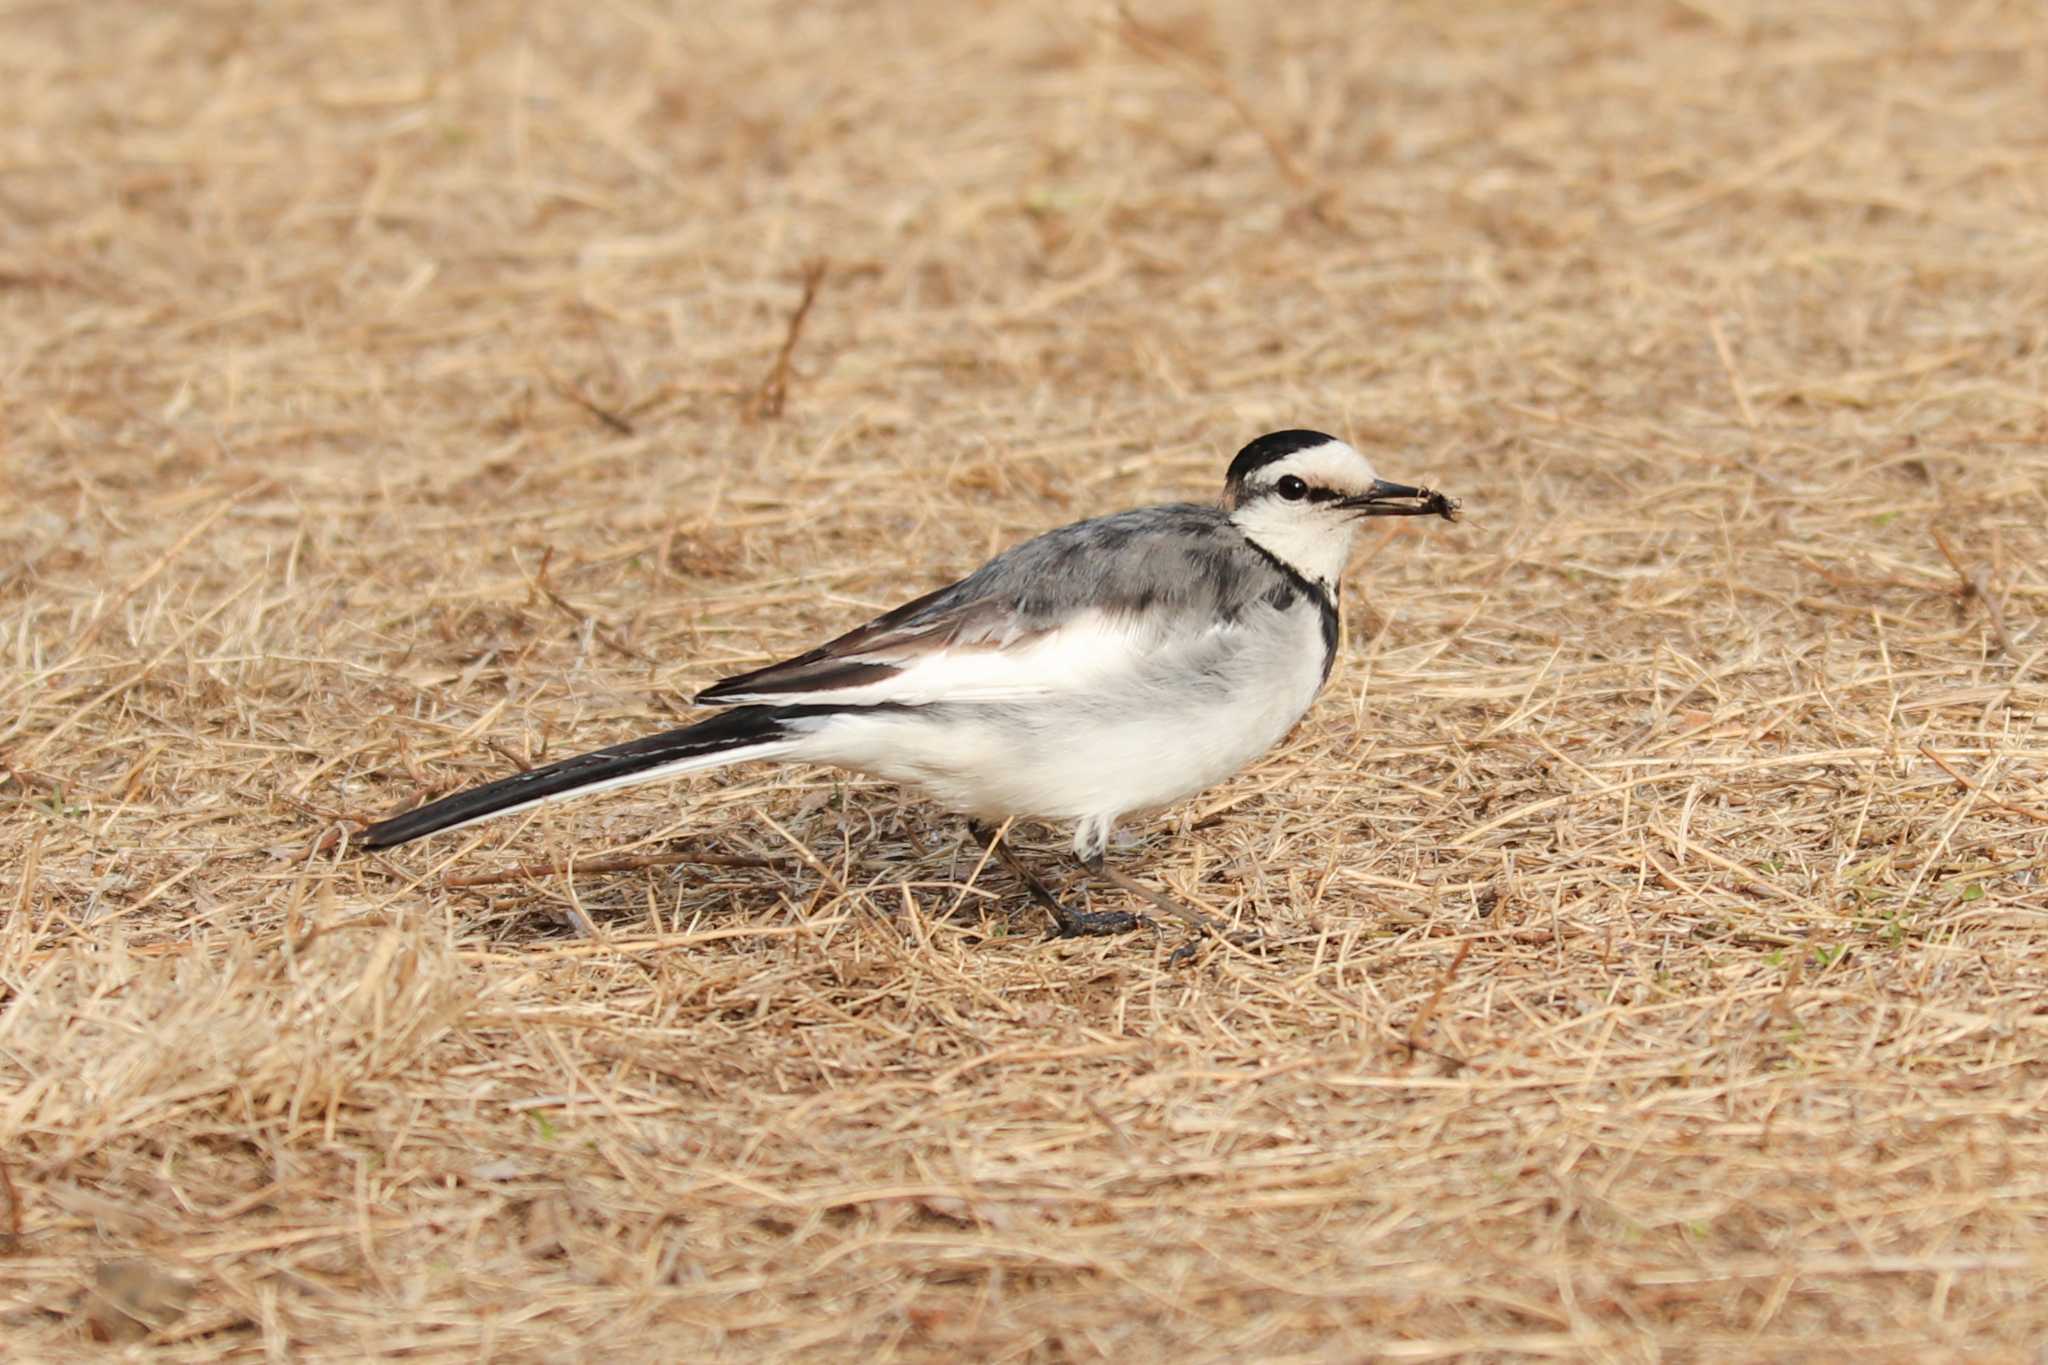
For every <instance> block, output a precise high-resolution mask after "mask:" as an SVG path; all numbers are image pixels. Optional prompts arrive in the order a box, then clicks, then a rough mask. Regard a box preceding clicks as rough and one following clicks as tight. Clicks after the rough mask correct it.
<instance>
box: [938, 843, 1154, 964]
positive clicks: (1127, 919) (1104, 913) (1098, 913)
mask: <svg viewBox="0 0 2048 1365" xmlns="http://www.w3.org/2000/svg"><path fill="white" fill-rule="evenodd" d="M967 831H968V833H970V834H972V835H973V836H974V837H975V838H976V839H977V840H979V841H980V842H981V844H982V846H983V847H984V848H986V849H988V850H989V851H990V852H991V853H993V854H995V855H996V858H997V859H998V860H999V861H1000V862H1001V863H1002V865H1003V866H1004V867H1006V868H1008V869H1009V871H1010V875H1011V876H1013V877H1015V878H1016V879H1017V880H1018V881H1020V882H1022V883H1024V889H1025V890H1026V891H1028V892H1030V893H1031V899H1032V900H1034V901H1037V902H1038V904H1039V905H1040V906H1042V907H1043V908H1044V910H1045V912H1046V913H1047V914H1048V915H1051V916H1052V922H1053V925H1054V927H1055V929H1056V931H1057V933H1058V936H1059V937H1061V938H1076V937H1080V936H1082V935H1087V934H1124V933H1129V932H1130V931H1131V930H1133V929H1140V928H1143V927H1144V926H1145V924H1146V923H1147V922H1148V921H1147V920H1146V919H1145V917H1144V916H1143V915H1134V914H1132V913H1130V912H1129V911H1128V910H1069V909H1067V907H1066V906H1064V905H1061V904H1060V900H1059V897H1057V896H1055V895H1053V893H1052V892H1051V891H1050V890H1048V889H1047V887H1046V885H1045V883H1044V882H1042V881H1040V880H1039V879H1038V875H1037V874H1036V873H1034V872H1033V871H1032V870H1031V869H1030V868H1028V867H1026V866H1024V860H1023V859H1022V858H1019V857H1018V856H1017V854H1016V851H1015V850H1014V849H1012V848H1011V847H1010V844H1009V841H1008V840H1006V839H1004V838H1003V837H1002V831H1001V830H996V829H991V828H989V827H988V826H987V825H984V824H982V823H981V822H980V821H979V820H970V821H968V822H967Z"/></svg>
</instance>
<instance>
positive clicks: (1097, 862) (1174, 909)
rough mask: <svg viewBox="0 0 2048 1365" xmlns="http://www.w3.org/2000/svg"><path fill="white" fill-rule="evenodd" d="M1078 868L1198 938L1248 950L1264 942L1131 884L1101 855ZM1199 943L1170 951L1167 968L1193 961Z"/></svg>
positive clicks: (1159, 893) (1259, 935) (1258, 934)
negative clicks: (1144, 902)
mask: <svg viewBox="0 0 2048 1365" xmlns="http://www.w3.org/2000/svg"><path fill="white" fill-rule="evenodd" d="M1081 866H1083V867H1085V868H1087V869H1088V870H1089V871H1090V872H1092V873H1094V874H1095V875H1097V876H1098V877H1104V878H1107V879H1108V880H1109V881H1111V882H1114V883H1115V884H1116V885H1117V886H1118V887H1120V888H1122V889H1123V890H1125V891H1128V892H1130V893H1131V894H1132V895H1134V896H1137V897H1139V898H1140V899H1142V900H1147V901H1150V902H1152V904H1153V905H1154V906H1156V907H1157V908H1158V909H1159V910H1160V911H1162V912H1163V913H1165V914H1169V915H1172V916H1173V917H1174V918H1175V919H1178V920H1180V921H1181V922H1182V923H1183V924H1185V925H1187V926H1188V927H1189V928H1190V929H1193V930H1194V931H1195V933H1196V934H1197V935H1206V934H1213V935H1215V936H1216V937H1217V938H1220V939H1222V940H1223V941H1224V942H1225V943H1228V944H1230V945H1231V946H1232V947H1235V948H1250V947H1253V946H1255V945H1256V944H1258V943H1260V942H1261V941H1263V940H1264V938H1265V935H1264V934H1262V933H1261V932H1259V931H1258V930H1257V929H1233V928H1231V927H1230V926H1229V925H1227V924H1225V923H1224V922H1223V921H1222V920H1220V919H1217V918H1216V917H1215V916H1214V915H1211V914H1207V913H1204V912H1203V911H1200V910H1197V909H1195V908H1194V907H1193V906H1191V905H1182V904H1181V903H1180V902H1179V901H1177V900H1175V899H1173V897H1171V896H1169V895H1167V894H1166V893H1165V892H1163V891H1154V890H1153V889H1152V888H1151V887H1149V886H1146V885H1145V884H1144V883H1143V882H1138V881H1133V880H1132V879H1131V878H1129V877H1126V876H1125V875H1124V874H1123V873H1121V872H1119V871H1117V870H1116V869H1115V868H1113V867H1111V866H1110V865H1109V863H1108V862H1107V861H1106V860H1105V859H1104V858H1103V856H1102V855H1101V854H1100V853H1098V854H1096V855H1095V856H1094V857H1092V858H1084V859H1082V860H1081ZM1201 942H1202V940H1201V938H1200V937H1196V938H1192V939H1190V940H1188V941H1187V942H1186V943H1183V944H1182V945H1181V946H1180V947H1178V948H1176V949H1174V950H1173V955H1172V956H1170V957H1168V958H1167V959H1166V964H1167V965H1168V966H1169V967H1178V966H1179V965H1180V964H1181V963H1183V962H1186V961H1188V960H1189V959H1191V958H1193V957H1194V955H1195V952H1196V950H1197V949H1198V948H1199V947H1200V946H1201Z"/></svg>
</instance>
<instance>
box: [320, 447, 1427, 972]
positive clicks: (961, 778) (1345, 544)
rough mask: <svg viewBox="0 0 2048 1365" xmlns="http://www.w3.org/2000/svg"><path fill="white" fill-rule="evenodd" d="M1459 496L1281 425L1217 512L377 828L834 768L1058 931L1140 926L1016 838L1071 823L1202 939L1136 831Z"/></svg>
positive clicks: (1302, 677) (1121, 529)
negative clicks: (755, 774)
mask: <svg viewBox="0 0 2048 1365" xmlns="http://www.w3.org/2000/svg"><path fill="white" fill-rule="evenodd" d="M1457 508H1458V504H1457V502H1456V501H1455V500H1453V499H1451V498H1450V497H1448V496H1446V495H1444V494H1443V493H1440V492H1436V491H1433V490H1431V489H1428V488H1421V487H1411V486H1409V485H1407V484H1400V483H1392V482H1389V481H1388V480H1385V479H1383V478H1381V477H1380V476H1379V474H1378V473H1377V472H1376V471H1375V470H1374V468H1373V465H1372V463H1371V461H1370V460H1368V459H1367V458H1366V456H1365V455H1364V454H1362V453H1361V452H1360V451H1359V450H1358V449H1357V448H1356V447H1354V446H1352V445H1351V444H1350V443H1348V442H1346V441H1342V440H1339V439H1338V438H1336V437H1334V436H1329V435H1326V434H1324V433H1322V432H1318V431H1307V430H1288V431H1275V432H1270V433H1267V434H1266V435H1263V436H1260V437H1258V438H1257V439H1255V440H1253V441H1251V442H1249V443H1248V444H1246V445H1245V446H1244V447H1243V448H1242V449H1240V450H1239V451H1238V452H1237V454H1236V456H1235V458H1233V459H1232V460H1231V462H1230V465H1229V468H1228V470H1227V472H1226V473H1225V476H1224V481H1223V491H1222V496H1221V498H1220V499H1219V500H1218V501H1216V502H1215V503H1209V504H1196V503H1169V504H1164V505H1159V506H1151V507H1143V508H1138V509H1135V510H1132V511H1125V512H1116V513H1112V514H1109V515H1106V516H1098V517H1094V518H1090V519H1088V520H1085V521H1078V522H1075V523H1073V524H1072V525H1068V526H1063V527H1060V528H1058V529H1057V530H1052V531H1047V532H1045V533H1044V534H1042V535H1039V536H1037V537H1035V538H1033V539H1030V540H1027V541H1024V542H1023V543H1021V544H1019V545H1016V546H1014V547H1012V548H1011V549H1009V550H1006V551H1004V552H1003V553H1001V554H998V555H997V556H996V557H995V558H993V559H991V560H989V561H988V563H986V564H984V565H983V566H982V567H981V568H979V569H977V570H975V571H974V572H973V573H971V574H969V575H967V576H966V577H965V578H962V579H960V580H958V581H957V582H954V583H951V584H948V585H947V586H945V587H941V588H938V589H936V590H934V591H932V592H928V593H926V594H924V595H923V596H921V597H918V598H916V599H914V600H912V601H909V602H906V603H904V604H903V605H902V606H899V607H897V608H896V609H895V610H893V611H889V612H885V613H883V614H882V615H880V616H877V617H875V618H874V619H873V620H871V621H868V622H866V623H865V624H863V625H859V626H856V627H855V628H854V629H852V630H849V631H847V632H846V633H845V634H843V635H840V636H838V637H836V638H834V639H832V640H829V641H827V642H826V643H824V644H822V645H819V646H818V647H817V648H815V649H813V650H810V651H809V652H807V653H803V654H799V655H796V656H795V657H793V658H789V659H785V660H783V661H781V662H780V663H773V664H769V665H768V666H766V667H764V668H758V669H755V670H753V671H752V672H748V673H741V674H739V675H737V676H734V677H729V678H726V679H724V680H722V681H720V682H717V683H714V684H712V685H711V686H709V687H707V688H705V689H704V690H703V691H701V692H699V693H697V695H696V698H695V700H696V703H697V704H698V705H700V706H707V707H717V708H720V709H719V710H718V711H717V712H715V713H714V714H712V715H711V716H709V717H707V718H706V719H703V720H700V721H697V722H696V723H695V724H691V725H686V726H683V727H682V728H681V729H677V730H669V731H667V732H665V733H662V734H656V735H649V736H646V737H644V738H640V739H631V740H627V741H626V742H625V743H622V744H614V745H612V746H610V747H609V748H603V749H598V750H596V751H595V752H592V753H587V754H581V755H578V756H577V757H574V758H567V759H563V760H561V761H559V762H555V763H550V764H547V765H546V766H544V767H538V768H534V769H532V770H530V771H526V772H521V773H516V774H514V775H512V776H509V777H505V778H500V779H498V780H496V781H493V782H487V783H484V784H483V785H481V786H476V787H472V788H469V789H467V790H464V791H459V792H456V793H454V794H453V795H450V796H445V797H442V798H441V799H439V800H436V801H431V802H429V803H427V804H426V805H423V806H420V807H418V808H417V809H414V810H410V811H407V812H405V813H404V814H400V815H394V816H392V817H391V818H389V819H384V820H379V821H377V822H375V823H373V824H370V825H368V827H367V828H365V829H364V830H363V831H362V832H361V834H360V837H359V838H357V839H356V841H355V842H356V843H357V844H358V846H361V847H367V848H373V849H377V848H389V847H392V846H394V845H398V844H403V843H407V842H409V841H410V840H413V839H418V838H421V837H422V836H425V835H429V834H435V833H440V832H444V831H447V830H454V829H460V828H462V827H463V826H465V825H469V824H472V823H474V822H476V821H479V820H485V819H489V818H491V817H493V816H498V815H505V814H509V813H511V812H513V811H519V810H525V809H528V808H529V807H533V806H538V805H542V804H544V803H549V802H555V801H561V800H565V799H567V798H570V797H579V796H587V795H590V794H592V793H595V792H602V791H610V790H614V789H617V788H620V787H628V786H635V785H638V784H640V783H644V782H655V781H660V780H663V779H666V778H674V777H679V776H681V775H682V774H685V773H693V772H700V771H703V770H705V769H710V768H717V767H723V766H725V765H727V764H732V763H739V762H743V761H748V760H764V759H765V760H776V761H781V762H795V763H812V764H824V765H829V766H833V767H838V768H841V769H846V770H849V771H852V772H856V773H863V774H867V775H870V776H874V777H879V778H883V779H886V780H889V781H892V782H895V783H898V784H901V785H904V786H908V787H911V788H914V789H918V790H921V791H922V792H923V793H925V794H926V795H928V796H930V797H931V798H933V799H934V800H935V801H936V802H937V803H938V804H939V805H941V806H944V807H946V808H947V809H949V810H951V811H953V812H956V813H958V814H961V815H964V816H966V817H967V821H968V829H969V831H970V832H971V833H972V834H973V836H974V837H975V838H976V839H978V840H980V841H981V842H982V843H983V845H984V846H985V848H986V851H987V853H988V854H990V855H993V856H996V857H997V858H998V860H999V861H1001V862H1002V863H1003V865H1004V866H1005V867H1006V868H1007V869H1008V870H1009V871H1010V872H1011V873H1012V875H1014V876H1016V877H1017V878H1018V880H1020V881H1021V882H1022V883H1023V885H1024V888H1025V890H1026V891H1027V892H1028V893H1029V895H1030V897H1031V899H1032V900H1033V901H1034V902H1035V903H1037V904H1038V905H1039V906H1041V907H1042V908H1043V909H1044V910H1045V911H1046V912H1047V913H1048V914H1049V915H1050V916H1051V919H1052V923H1053V929H1054V932H1055V933H1056V934H1059V935H1067V936H1072V935H1082V934H1108V933H1121V932H1126V931H1128V930H1131V929H1134V928H1137V927H1140V926H1141V925H1144V924H1146V923H1148V922H1149V921H1148V919H1147V917H1146V916H1144V915H1142V914H1137V913H1132V912H1129V911H1114V910H1109V911H1105V910H1076V909H1072V908H1069V907H1068V906H1067V905H1066V904H1064V903H1063V902H1062V901H1061V900H1060V898H1059V897H1057V896H1055V895H1054V894H1053V892H1052V891H1051V890H1050V889H1049V888H1048V887H1047V886H1046V884H1045V882H1044V881H1043V880H1042V879H1041V878H1040V877H1039V876H1038V875H1037V874H1036V873H1035V872H1034V871H1032V869H1031V868H1029V867H1028V866H1026V865H1025V864H1024V863H1023V861H1022V860H1021V859H1020V858H1018V857H1017V856H1016V854H1015V853H1014V851H1013V850H1011V849H1010V848H1009V845H1008V843H1007V841H1006V840H1005V839H1004V838H1003V837H1002V835H1003V833H1004V831H1005V830H1006V829H1007V828H1008V822H1010V821H1013V820H1016V819H1020V818H1023V819H1032V820H1038V821H1047V822H1052V823H1055V824H1071V825H1072V826H1073V830H1074V834H1073V854H1074V857H1075V859H1076V860H1077V861H1078V863H1079V864H1080V866H1081V868H1082V869H1083V870H1084V871H1085V872H1086V873H1088V874H1091V875H1094V876H1099V877H1102V878H1104V879H1105V880H1107V881H1109V882H1110V883H1112V884H1113V885H1115V886H1117V887H1118V888H1119V889H1121V890H1123V891H1125V892H1126V893H1127V894H1130V895H1132V896H1135V897H1136V898H1138V899H1140V900H1142V901H1145V902H1147V903H1149V904H1150V905H1151V906H1152V907H1153V908H1154V909H1156V910H1159V911H1162V912H1165V913H1167V914H1169V915H1171V916H1173V917H1176V918H1179V919H1181V920H1183V921H1185V922H1186V923H1188V924H1189V925H1191V926H1193V927H1195V928H1196V929H1198V930H1208V931H1212V932H1217V931H1220V927H1221V926H1220V922H1219V921H1217V920H1216V919H1215V917H1214V916H1210V915H1207V914H1205V913H1203V912H1201V911H1198V910H1195V909H1193V908H1192V907H1188V906H1184V905H1181V904H1180V903H1179V902H1178V901H1175V900H1173V899H1172V898H1171V897H1169V896H1167V895H1165V893H1163V892H1159V891H1155V890H1154V889H1152V888H1151V887H1148V886H1146V885H1144V884H1143V883H1142V882H1139V881H1137V880H1136V879H1134V878H1131V877H1128V876H1126V875H1125V874H1124V873H1122V871H1121V870H1120V869H1117V868H1115V867H1113V866H1112V865H1111V864H1110V863H1109V861H1108V859H1107V852H1108V848H1109V843H1110V835H1111V832H1112V830H1113V829H1114V828H1115V826H1116V825H1117V823H1118V821H1120V820H1123V819H1125V818H1126V817H1128V816H1132V815H1135V814H1139V813H1145V812H1150V811H1154V810H1158V809H1161V808H1164V807H1168V806H1171V805H1172V804H1174V803H1175V802H1177V801H1180V800H1183V799H1185V798H1187V797H1189V796H1192V795H1194V794H1195V793H1197V792H1199V791H1202V790H1203V789H1204V788H1207V787H1210V786H1212V785H1214V784H1215V783H1217V782H1220V781H1222V780H1223V779H1225V778H1227V777H1229V776H1231V775H1232V774H1234V773H1236V772H1237V771H1238V770H1240V769H1242V768H1244V767H1245V766H1247V765H1248V764H1250V763H1251V762H1253V761H1254V760H1255V759H1257V758H1258V757H1259V756H1260V755H1262V754H1264V753H1265V752H1266V751H1267V750H1268V749H1270V748H1272V747H1273V746H1274V745H1275V744H1277V743H1278V742H1279V741H1280V740H1281V739H1282V738H1283V737H1284V736H1286V735H1287V733H1288V732H1289V731H1291V730H1292V729H1293V728H1294V726H1295V724H1296V723H1297V722H1298V721H1300V720H1301V718H1302V717H1303V716H1304V715H1305V714H1307V712H1308V709H1309V707H1310V705H1311V703H1313V701H1314V700H1315V698H1316V695H1317V693H1319V692H1320V691H1321V690H1322V688H1323V685H1324V684H1325V683H1326V682H1327V681H1328V679H1329V676H1330V669H1331V665H1332V664H1333V663H1334V662H1335V660H1336V655H1337V642H1338V635H1339V617H1338V592H1339V580H1340V578H1341V576H1342V574H1343V572H1344V568H1345V565H1346V563H1347V561H1348V560H1349V558H1350V553H1351V548H1352V540H1353V535H1354V533H1355V531H1356V530H1357V528H1358V526H1359V524H1360V523H1361V522H1362V521H1363V520H1365V519H1366V518H1370V517H1382V516H1424V515H1436V516H1440V517H1442V518H1444V519H1445V520H1454V519H1455V515H1456V512H1457Z"/></svg>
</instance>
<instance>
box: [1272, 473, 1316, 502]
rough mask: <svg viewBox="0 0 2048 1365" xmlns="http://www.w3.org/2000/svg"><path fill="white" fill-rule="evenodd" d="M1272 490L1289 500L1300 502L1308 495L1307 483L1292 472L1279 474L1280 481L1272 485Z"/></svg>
mask: <svg viewBox="0 0 2048 1365" xmlns="http://www.w3.org/2000/svg"><path fill="white" fill-rule="evenodd" d="M1273 491H1274V492H1276V493H1278V494H1279V495H1280V496H1281V497H1283V498H1285V499H1287V500H1288V501H1289V502H1300V501H1301V500H1302V499H1303V498H1305V497H1307V496H1308V485H1307V484H1305V483H1303V482H1302V481H1301V480H1300V479H1297V478H1296V477H1294V475H1292V474H1283V475H1281V476H1280V482H1278V483H1276V484H1274V485H1273Z"/></svg>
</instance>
